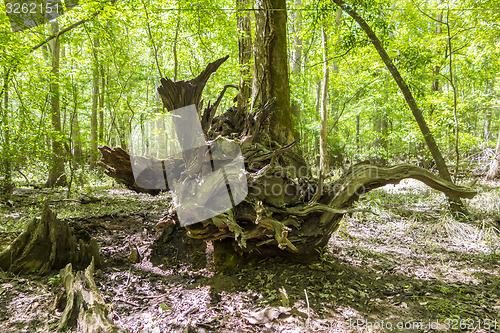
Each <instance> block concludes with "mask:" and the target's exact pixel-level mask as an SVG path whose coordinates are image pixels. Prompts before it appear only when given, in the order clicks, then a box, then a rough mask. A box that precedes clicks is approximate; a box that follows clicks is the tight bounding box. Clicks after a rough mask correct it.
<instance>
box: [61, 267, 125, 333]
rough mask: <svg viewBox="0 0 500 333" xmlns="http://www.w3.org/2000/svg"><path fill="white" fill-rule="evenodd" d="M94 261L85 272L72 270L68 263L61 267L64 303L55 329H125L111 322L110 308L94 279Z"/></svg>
mask: <svg viewBox="0 0 500 333" xmlns="http://www.w3.org/2000/svg"><path fill="white" fill-rule="evenodd" d="M93 275H94V260H92V261H91V263H90V265H89V266H88V267H87V268H86V269H85V271H77V272H76V273H73V271H72V266H71V264H68V265H67V266H66V267H64V268H63V269H61V272H60V276H61V281H62V284H63V286H64V290H65V296H64V298H63V299H61V300H60V302H61V303H64V304H65V307H64V311H63V313H62V315H61V319H60V321H59V326H58V330H66V329H69V328H71V329H75V331H76V332H78V333H96V332H103V333H104V332H106V333H108V332H109V333H111V332H125V330H123V329H121V328H119V327H118V326H116V325H113V319H112V307H111V306H110V305H108V304H106V303H105V302H104V300H103V298H102V296H101V292H100V291H99V288H97V286H96V284H95V281H94V276H93Z"/></svg>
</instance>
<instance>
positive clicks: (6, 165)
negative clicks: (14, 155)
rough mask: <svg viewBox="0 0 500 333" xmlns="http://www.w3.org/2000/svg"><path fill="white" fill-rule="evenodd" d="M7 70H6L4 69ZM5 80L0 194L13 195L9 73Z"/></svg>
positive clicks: (6, 73)
mask: <svg viewBox="0 0 500 333" xmlns="http://www.w3.org/2000/svg"><path fill="white" fill-rule="evenodd" d="M4 69H5V68H4ZM4 72H5V74H4V78H3V88H2V89H3V91H2V92H3V107H2V103H0V109H1V111H2V133H3V144H2V156H3V157H2V159H1V160H0V161H1V171H2V177H3V180H2V181H0V192H2V193H3V194H7V195H9V194H11V192H12V189H13V184H12V164H11V160H10V159H11V146H10V128H9V71H7V69H5V70H4Z"/></svg>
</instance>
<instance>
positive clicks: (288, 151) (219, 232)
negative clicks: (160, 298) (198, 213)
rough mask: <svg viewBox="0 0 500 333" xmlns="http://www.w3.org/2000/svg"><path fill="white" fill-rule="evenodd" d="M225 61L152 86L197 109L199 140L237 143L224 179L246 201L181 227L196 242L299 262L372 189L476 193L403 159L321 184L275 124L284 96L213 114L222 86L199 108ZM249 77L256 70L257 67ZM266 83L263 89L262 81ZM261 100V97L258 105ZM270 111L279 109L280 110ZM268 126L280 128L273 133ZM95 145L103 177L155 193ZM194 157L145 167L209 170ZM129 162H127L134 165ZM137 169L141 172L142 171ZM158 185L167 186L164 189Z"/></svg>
mask: <svg viewBox="0 0 500 333" xmlns="http://www.w3.org/2000/svg"><path fill="white" fill-rule="evenodd" d="M226 59H227V57H225V58H221V59H219V60H217V61H215V62H212V63H210V64H208V66H207V67H206V69H205V70H204V71H203V72H202V73H201V74H200V75H199V76H198V77H196V78H194V79H192V80H188V81H177V82H173V81H171V80H169V79H168V78H163V79H161V84H162V85H161V86H160V87H159V88H158V93H159V95H160V97H161V99H162V101H163V105H164V107H165V108H166V109H167V110H168V111H173V110H175V109H179V108H181V107H184V106H186V105H192V104H194V105H196V106H197V108H198V114H199V116H200V122H201V126H202V128H203V130H204V133H205V137H206V139H207V145H213V144H214V143H216V142H234V143H236V144H237V145H238V146H239V147H240V148H241V152H242V156H243V159H244V165H245V170H244V172H240V174H239V175H238V174H237V175H228V176H229V177H231V176H234V177H246V180H247V184H248V189H249V193H248V195H247V196H246V198H245V199H244V200H243V201H242V202H241V203H239V204H238V205H236V206H235V207H233V208H232V209H230V210H228V211H226V212H225V213H222V214H220V215H218V216H216V217H213V218H210V219H206V220H203V221H200V222H199V223H195V224H191V225H188V226H186V229H187V235H188V236H190V237H192V238H197V239H201V240H204V241H214V240H222V239H227V240H231V241H232V243H233V245H234V247H235V249H238V250H239V251H241V252H244V253H256V254H262V255H279V254H290V255H292V256H293V257H294V258H299V259H305V260H307V259H309V258H311V257H313V256H314V254H315V253H316V251H315V249H317V248H318V247H322V246H324V245H325V244H327V242H328V240H329V238H330V236H331V234H332V233H333V232H335V230H336V229H337V228H338V226H339V223H340V221H341V219H342V217H343V216H344V215H345V214H347V213H351V212H354V211H357V210H356V209H354V208H352V206H353V203H354V202H355V201H356V200H357V199H358V198H359V197H360V195H362V194H364V193H366V192H368V191H370V190H372V189H375V188H378V187H381V186H384V185H386V184H395V183H398V182H400V181H401V180H402V179H406V178H414V179H417V180H420V181H422V182H424V183H425V184H426V185H428V186H430V187H431V188H433V189H436V190H438V191H441V192H443V193H445V194H447V195H452V196H459V197H464V198H472V197H474V196H475V195H476V190H473V189H470V188H466V187H464V186H459V185H455V184H453V183H451V182H449V181H446V180H443V179H441V178H439V177H437V176H435V175H434V174H432V173H431V172H430V171H428V170H425V169H422V168H419V167H416V166H413V165H406V164H405V165H396V166H393V167H381V166H376V165H371V164H358V165H354V166H352V167H351V168H350V169H349V170H347V171H346V172H345V173H344V175H343V176H342V177H341V178H340V179H338V180H337V181H335V182H331V183H327V184H323V182H322V181H321V180H317V179H315V178H314V177H313V176H312V175H311V174H310V172H309V171H308V170H307V167H306V163H305V161H304V160H303V158H302V157H301V156H300V153H299V152H298V150H297V149H296V147H295V142H294V141H292V140H293V138H294V136H293V135H290V131H291V130H290V128H291V127H290V126H288V127H287V124H288V123H289V121H290V119H285V121H283V119H284V118H286V117H287V116H286V114H285V113H284V112H283V108H284V107H285V108H286V97H285V102H284V101H283V98H281V100H280V99H275V98H273V97H272V95H271V94H273V90H272V89H271V90H269V89H268V90H267V95H266V94H262V95H263V96H262V98H263V100H261V103H258V104H257V105H259V107H258V108H257V110H256V111H254V112H249V111H248V110H246V109H236V108H230V109H229V110H227V111H226V112H224V113H223V114H221V115H219V116H217V117H215V114H216V108H217V106H218V104H219V102H220V99H221V98H222V96H223V95H224V92H225V91H226V89H224V90H223V92H222V93H221V95H220V96H219V98H218V100H217V102H216V103H214V104H213V105H210V104H209V105H208V106H207V107H205V108H204V109H203V110H201V104H202V103H201V95H202V91H203V88H204V86H205V84H206V82H207V81H208V79H209V77H210V75H211V74H212V73H213V72H215V71H216V70H217V69H218V68H219V66H220V65H222V63H223V62H224V61H225V60H226ZM256 74H257V75H259V72H258V71H257V73H256ZM264 84H265V83H264ZM267 84H268V86H267V88H269V84H270V83H269V82H268V83H267ZM274 93H275V92H274ZM275 96H276V95H275ZM277 96H280V95H277ZM281 97H282V96H281ZM266 99H267V102H266V103H264V101H266ZM288 107H289V105H288ZM277 108H281V110H280V111H281V112H278V111H277ZM276 123H279V125H277V124H276ZM276 128H280V130H279V131H277V130H276ZM287 131H288V132H287ZM183 135H184V136H185V135H186V134H185V133H177V136H178V138H179V140H182V139H183ZM222 147H224V146H222ZM99 149H100V151H101V153H102V158H101V161H100V162H99V163H98V164H99V165H101V166H102V167H104V168H105V172H106V174H107V175H109V176H111V177H113V178H114V179H116V180H117V181H118V182H119V183H122V184H124V185H125V186H127V187H128V188H129V189H132V190H134V191H136V192H145V193H150V194H153V195H154V194H157V193H159V192H160V190H151V188H155V187H154V186H152V187H148V186H146V187H140V186H138V185H137V184H136V181H135V179H134V174H133V172H132V164H131V158H130V155H129V154H128V153H127V152H125V151H124V150H122V149H121V148H118V147H117V148H110V147H107V146H102V147H99ZM221 156H222V157H221ZM224 156H231V153H230V152H228V153H227V154H224V152H223V153H222V154H217V158H219V159H224ZM189 159H190V160H189ZM201 160H202V162H200V163H193V156H186V155H184V156H180V157H176V158H170V159H165V160H163V161H156V162H154V163H153V164H152V165H161V166H162V168H163V172H164V173H166V172H167V171H168V170H170V168H174V169H175V168H181V167H182V166H183V165H186V166H189V168H188V169H190V172H191V173H192V172H193V170H192V169H193V168H194V169H197V170H202V169H203V168H210V167H211V166H210V163H212V162H211V160H210V159H209V158H208V159H207V158H204V159H201ZM137 161H138V160H137V159H133V162H134V163H138V162H137ZM207 161H208V162H207ZM218 162H224V161H218ZM212 168H213V164H212ZM143 174H146V175H147V174H148V170H147V168H146V170H145V171H144V172H143ZM188 177H189V175H186V173H179V177H178V179H176V182H177V183H182V182H183V181H186V180H187V178H188ZM203 188H207V187H203ZM208 188H209V191H210V193H207V196H208V197H210V198H214V197H216V196H217V194H218V193H221V192H222V191H228V188H227V185H226V183H225V182H224V181H223V179H213V180H212V183H211V186H209V187H208ZM165 189H166V190H168V187H166V188H165ZM200 189H201V187H200ZM195 190H196V189H195ZM207 196H202V197H207ZM199 204H200V205H203V204H204V203H203V202H202V203H199ZM177 208H179V207H177ZM182 208H183V209H186V208H187V209H189V207H182ZM170 218H171V223H175V220H176V217H175V214H173V215H170Z"/></svg>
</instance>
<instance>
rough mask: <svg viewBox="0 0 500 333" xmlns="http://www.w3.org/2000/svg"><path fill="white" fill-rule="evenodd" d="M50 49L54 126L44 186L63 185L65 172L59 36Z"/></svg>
mask: <svg viewBox="0 0 500 333" xmlns="http://www.w3.org/2000/svg"><path fill="white" fill-rule="evenodd" d="M51 27H52V33H53V34H54V35H55V34H58V32H59V24H58V23H57V21H54V22H51ZM51 49H52V70H51V83H50V105H51V119H52V126H53V128H54V132H55V133H54V134H55V135H54V136H53V138H52V161H51V169H50V172H49V179H48V180H47V182H46V183H45V187H53V186H63V185H65V184H66V174H65V172H64V149H63V145H62V143H61V141H60V140H61V136H62V132H61V109H60V105H59V102H60V100H59V99H60V92H59V60H60V59H59V57H60V51H61V44H60V41H59V37H56V38H55V39H54V40H53V41H51Z"/></svg>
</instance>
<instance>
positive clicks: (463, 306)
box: [0, 181, 500, 333]
mask: <svg viewBox="0 0 500 333" xmlns="http://www.w3.org/2000/svg"><path fill="white" fill-rule="evenodd" d="M477 186H478V188H479V189H480V194H479V195H478V196H477V197H476V198H474V199H472V200H468V201H467V206H468V208H469V210H470V212H471V217H472V219H471V221H456V220H455V219H453V218H452V217H451V216H450V215H449V214H448V213H447V211H446V208H445V207H446V204H445V199H444V197H443V195H442V194H438V193H437V192H435V191H432V190H430V189H428V188H427V187H425V186H424V185H423V184H421V183H419V182H416V181H404V182H402V183H401V184H400V185H396V186H394V185H389V186H386V187H384V188H382V189H378V190H375V191H372V192H370V193H369V194H368V195H366V196H365V197H364V198H363V199H362V200H361V201H360V202H359V203H358V206H359V207H364V208H370V209H371V210H372V211H373V212H374V213H375V214H367V213H365V214H361V213H356V214H353V215H352V216H350V217H346V218H345V219H344V220H343V222H342V225H341V227H340V229H339V230H338V231H337V232H336V233H335V234H334V235H333V236H332V238H331V240H330V242H329V244H328V245H327V246H326V247H325V248H323V249H318V252H319V258H318V259H317V260H316V261H314V262H313V263H310V264H307V265H305V264H298V263H294V262H290V261H287V260H283V259H277V258H267V259H262V260H260V261H250V262H247V263H243V264H241V263H240V264H239V265H236V264H235V265H233V266H231V265H229V266H228V267H223V268H224V269H220V270H218V271H216V270H215V268H214V264H213V260H212V259H211V256H213V253H211V251H210V249H211V247H210V246H208V247H207V249H208V250H207V251H206V253H198V256H194V257H195V258H198V259H200V258H201V259H202V260H195V261H187V260H184V259H183V258H184V257H183V256H178V255H177V254H178V253H176V252H175V251H166V253H167V252H168V253H170V257H169V258H167V257H165V258H164V259H165V260H164V261H163V262H164V264H161V263H157V264H156V265H153V264H152V263H151V254H152V250H151V248H152V244H153V243H154V242H155V240H156V239H158V238H159V237H163V236H162V232H161V231H157V230H155V225H156V224H157V223H158V221H160V219H161V217H162V216H163V215H164V214H165V210H166V209H167V207H168V205H169V198H168V197H167V196H162V195H160V196H157V197H151V196H149V195H141V194H135V193H132V192H130V191H127V190H124V189H118V188H104V187H91V188H87V189H85V190H80V191H77V192H75V193H74V194H73V195H72V196H71V199H65V198H66V195H65V193H64V191H62V190H59V191H57V190H41V189H38V190H34V189H32V188H22V187H21V188H16V190H15V193H14V195H13V196H12V198H11V199H10V201H5V202H3V203H2V204H1V205H0V220H1V221H2V223H1V224H0V250H1V249H3V248H5V247H6V246H7V245H8V244H9V243H10V242H11V241H12V240H13V239H14V238H15V237H16V236H17V235H18V234H19V233H20V231H21V228H22V226H23V225H24V224H25V223H26V222H27V221H29V220H31V219H33V218H35V217H39V216H40V211H41V208H42V206H43V202H44V201H46V200H50V202H51V207H52V209H53V210H54V211H56V212H58V217H59V218H60V219H63V220H66V221H68V223H70V225H72V226H73V227H74V228H78V229H80V228H83V229H86V230H87V231H88V232H90V233H91V234H92V235H93V236H94V237H95V238H96V239H97V240H98V242H99V245H100V247H101V253H102V260H103V265H102V267H101V268H100V269H98V270H97V271H96V273H95V280H96V283H97V286H98V287H99V289H100V290H101V292H102V294H103V296H104V300H105V301H106V302H108V303H110V304H112V305H113V311H114V313H113V317H114V321H115V323H116V324H117V325H118V326H120V327H122V328H124V329H128V330H129V331H130V332H155V333H159V332H306V331H310V332H372V331H373V332H389V331H394V332H434V331H443V332H445V331H452V330H454V329H456V331H464V332H500V231H499V230H500V184H499V183H484V182H483V183H480V184H478V185H477ZM131 248H137V249H138V252H139V254H140V260H139V261H140V262H139V263H133V262H131V260H130V254H131ZM206 258H208V260H205V259H206ZM153 261H154V260H153ZM58 273H59V272H57V271H54V272H52V273H51V274H49V275H48V276H45V277H38V276H34V275H30V276H14V275H12V274H8V273H4V272H1V271H0V286H1V289H0V332H15V333H18V332H30V333H31V332H52V331H55V329H54V327H55V326H56V325H57V322H58V319H59V316H60V315H61V312H60V309H58V307H57V306H56V303H57V302H56V299H57V297H58V295H61V293H62V292H63V287H62V286H61V284H60V277H59V274H58ZM285 294H286V296H285ZM391 328H392V329H391Z"/></svg>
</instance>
